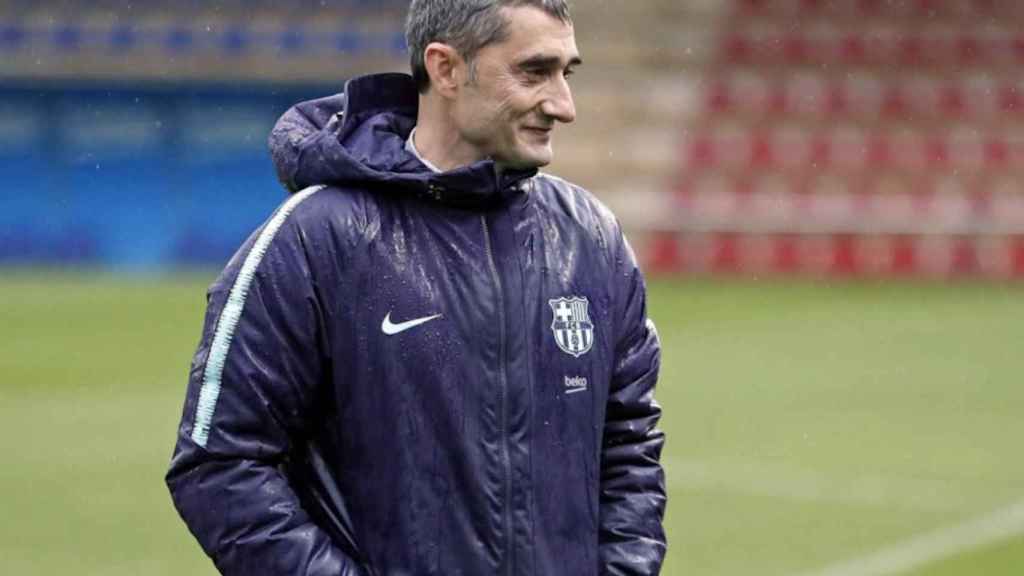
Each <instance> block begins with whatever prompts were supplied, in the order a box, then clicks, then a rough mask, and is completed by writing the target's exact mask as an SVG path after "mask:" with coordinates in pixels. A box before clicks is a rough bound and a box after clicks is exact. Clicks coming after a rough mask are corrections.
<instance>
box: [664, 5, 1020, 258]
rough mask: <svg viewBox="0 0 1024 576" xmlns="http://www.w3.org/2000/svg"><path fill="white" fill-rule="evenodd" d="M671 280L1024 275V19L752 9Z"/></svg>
mask: <svg viewBox="0 0 1024 576" xmlns="http://www.w3.org/2000/svg"><path fill="white" fill-rule="evenodd" d="M731 9H732V13H731V16H730V17H729V18H728V19H727V20H726V21H725V24H724V26H723V33H722V35H721V38H720V41H719V43H718V48H717V54H716V55H715V56H714V57H713V59H712V60H711V63H710V65H709V66H708V67H707V73H706V78H705V84H704V86H705V90H704V93H703V94H702V96H701V97H700V104H701V107H702V114H701V116H700V117H699V118H698V119H697V120H696V121H695V122H692V123H690V124H687V125H686V130H685V134H684V138H683V143H682V146H681V161H680V164H681V169H680V170H679V172H678V175H679V177H678V182H677V184H676V190H677V200H676V210H675V211H674V212H673V213H674V214H677V215H681V216H675V217H673V218H672V219H669V220H666V221H664V222H662V223H661V226H662V227H663V228H665V229H666V232H664V233H663V234H661V235H660V237H659V238H658V239H657V241H656V244H655V245H656V249H655V250H654V254H653V260H652V265H653V266H654V267H655V269H658V270H666V271H667V270H673V271H680V270H683V271H691V272H709V271H710V272H753V273H780V272H783V273H790V272H802V273H812V274H842V275H864V274H870V275H875V274H883V275H891V274H897V275H923V276H938V277H948V276H959V275H979V274H980V275H986V276H994V277H1009V276H1020V275H1024V242H1022V240H1021V235H1022V234H1024V218H1022V217H1021V216H1022V212H1021V209H1020V207H1019V206H1020V200H1019V199H1020V197H1021V192H1020V186H1019V184H1017V183H1018V182H1020V178H1021V176H1022V175H1024V76H1022V75H1021V73H1020V69H1021V68H1020V65H1021V64H1024V31H1022V30H1024V29H1022V28H1021V27H1020V26H1019V22H1020V21H1021V16H1022V15H1024V8H1022V5H1021V4H1020V3H1016V2H1009V1H1001V0H963V1H960V0H915V1H907V2H888V1H880V0H875V1H873V0H736V1H734V2H732V3H731Z"/></svg>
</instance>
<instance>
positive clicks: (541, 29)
mask: <svg viewBox="0 0 1024 576" xmlns="http://www.w3.org/2000/svg"><path fill="white" fill-rule="evenodd" d="M502 10H503V15H504V16H505V18H507V19H508V36H507V37H506V38H505V40H504V41H503V42H501V44H504V45H505V47H506V48H509V49H511V50H512V51H513V53H514V56H513V58H514V59H515V60H517V61H521V60H532V59H534V58H541V59H557V60H558V61H559V62H560V63H561V64H562V65H563V66H568V65H572V64H578V63H579V62H580V54H579V50H578V49H577V47H576V35H575V31H574V29H573V25H572V23H571V22H565V21H563V20H561V19H560V18H558V17H556V16H552V15H551V14H548V13H547V12H545V11H543V10H541V9H540V8H537V7H534V6H515V7H505V8H503V9H502Z"/></svg>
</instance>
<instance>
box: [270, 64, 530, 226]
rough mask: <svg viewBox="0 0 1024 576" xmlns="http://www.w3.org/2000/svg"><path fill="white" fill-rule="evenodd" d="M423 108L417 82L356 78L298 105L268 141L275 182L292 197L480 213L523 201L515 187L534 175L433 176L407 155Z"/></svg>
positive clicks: (488, 170) (479, 170) (485, 164)
mask: <svg viewBox="0 0 1024 576" xmlns="http://www.w3.org/2000/svg"><path fill="white" fill-rule="evenodd" d="M418 107H419V94H418V92H417V90H416V85H415V83H414V82H413V79H412V77H411V76H409V75H407V74H397V73H389V74H376V75H371V76H362V77H359V78H354V79H352V80H349V81H348V82H347V83H346V84H345V90H344V92H343V93H341V94H335V95H333V96H328V97H325V98H319V99H316V100H310V101H307V102H302V103H300V104H297V105H296V106H294V107H292V108H291V109H290V110H288V111H287V112H286V113H285V114H284V115H283V116H282V117H281V118H280V119H279V120H278V121H277V124H276V125H275V126H274V129H273V130H272V131H271V133H270V139H269V145H270V153H271V156H272V157H273V160H274V166H275V168H276V169H277V175H278V178H279V179H280V180H281V182H282V183H283V184H284V186H285V187H286V188H287V189H288V190H289V191H290V192H296V191H298V190H302V189H304V188H307V187H309V186H313V185H317V184H328V185H339V186H359V187H364V188H367V189H371V190H375V191H381V192H382V193H397V194H412V195H415V196H419V197H424V198H431V199H433V200H436V201H439V202H442V203H445V204H451V205H456V206H464V207H478V206H487V205H492V204H495V203H498V202H499V201H501V200H502V199H504V198H507V197H509V196H512V195H515V194H518V193H520V188H521V187H520V186H517V184H518V183H519V182H521V181H522V180H524V179H526V178H530V177H532V176H533V175H534V174H536V173H537V171H536V170H535V169H531V170H504V171H499V170H497V168H496V166H495V164H494V162H493V161H491V160H483V161H480V162H476V163H474V164H471V165H469V166H463V167H461V168H456V169H455V170H451V171H448V172H443V173H435V172H433V171H432V170H430V169H429V168H428V167H427V166H425V165H424V164H423V163H422V162H421V161H420V160H419V159H418V158H416V156H415V155H413V154H411V153H410V152H408V151H407V150H406V149H405V143H406V140H407V139H408V138H409V134H410V133H411V132H412V129H413V127H415V125H416V115H417V111H418Z"/></svg>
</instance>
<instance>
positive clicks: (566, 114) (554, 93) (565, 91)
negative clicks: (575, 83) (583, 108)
mask: <svg viewBox="0 0 1024 576" xmlns="http://www.w3.org/2000/svg"><path fill="white" fill-rule="evenodd" d="M541 112H543V113H544V114H545V115H547V116H549V117H551V118H554V119H555V120H558V121H559V122H565V123H566V124H568V123H569V122H572V121H573V120H575V119H576V105H575V104H574V103H573V101H572V89H571V88H569V82H568V81H567V80H566V79H565V77H564V76H559V77H558V79H556V80H555V81H554V82H553V83H552V86H551V89H550V91H549V93H548V96H547V98H545V99H544V101H543V102H542V103H541Z"/></svg>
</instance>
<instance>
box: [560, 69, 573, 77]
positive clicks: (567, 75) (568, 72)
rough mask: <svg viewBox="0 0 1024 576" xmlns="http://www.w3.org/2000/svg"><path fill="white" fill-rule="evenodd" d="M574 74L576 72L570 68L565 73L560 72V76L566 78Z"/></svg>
mask: <svg viewBox="0 0 1024 576" xmlns="http://www.w3.org/2000/svg"><path fill="white" fill-rule="evenodd" d="M575 73H576V71H575V70H573V69H572V68H567V69H566V70H565V71H563V72H562V76H564V77H566V78H568V77H569V76H572V75H573V74H575Z"/></svg>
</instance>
